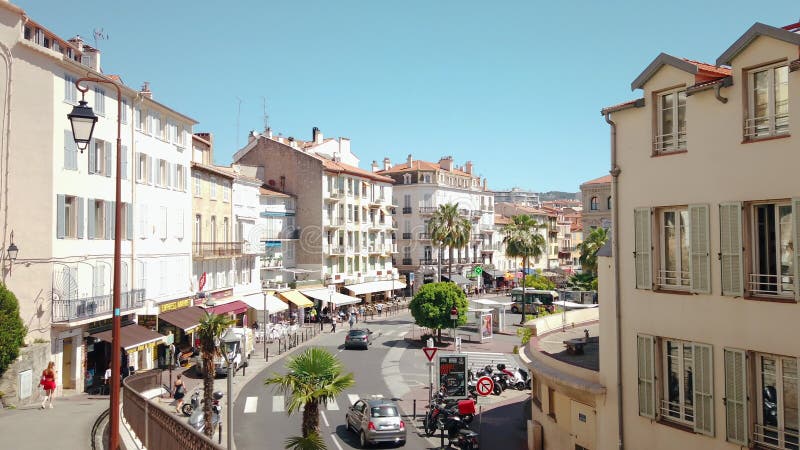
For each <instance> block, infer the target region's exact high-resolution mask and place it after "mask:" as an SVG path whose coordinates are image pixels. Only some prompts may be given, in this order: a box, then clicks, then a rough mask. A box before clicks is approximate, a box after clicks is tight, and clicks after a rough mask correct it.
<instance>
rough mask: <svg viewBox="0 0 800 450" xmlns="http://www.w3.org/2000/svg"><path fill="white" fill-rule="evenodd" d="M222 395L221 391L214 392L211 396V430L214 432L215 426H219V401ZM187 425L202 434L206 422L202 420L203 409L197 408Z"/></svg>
mask: <svg viewBox="0 0 800 450" xmlns="http://www.w3.org/2000/svg"><path fill="white" fill-rule="evenodd" d="M223 395H224V394H223V393H222V392H221V391H216V392H214V394H212V403H211V428H212V429H214V430H216V429H217V426H218V425H219V421H220V413H222V407H221V406H220V404H219V401H220V400H221V399H222V396H223ZM201 403H202V402H201ZM189 425H190V426H191V427H192V428H194V429H195V430H197V431H198V432H200V433H202V432H203V430H204V429H205V428H206V421H205V420H204V415H203V408H197V409H195V410H194V412H193V413H192V416H191V417H189Z"/></svg>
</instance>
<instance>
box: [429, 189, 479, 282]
mask: <svg viewBox="0 0 800 450" xmlns="http://www.w3.org/2000/svg"><path fill="white" fill-rule="evenodd" d="M471 229H472V225H471V224H470V222H469V220H468V219H466V218H464V217H461V215H459V213H458V203H455V204H453V203H446V204H444V205H439V209H437V210H436V211H434V212H433V216H432V217H431V220H430V221H429V222H428V233H429V234H430V235H431V242H432V243H433V244H434V245H436V246H437V247H439V254H440V255H441V253H442V249H443V248H444V247H445V246H446V247H448V250H449V258H450V259H449V261H448V263H447V265H448V267H447V273H448V274H450V275H451V276H452V274H453V250H454V249H456V248H461V247H464V246H465V245H467V243H468V242H469V233H470V230H471ZM439 260H440V261H441V258H439ZM439 281H442V270H441V263H440V264H439Z"/></svg>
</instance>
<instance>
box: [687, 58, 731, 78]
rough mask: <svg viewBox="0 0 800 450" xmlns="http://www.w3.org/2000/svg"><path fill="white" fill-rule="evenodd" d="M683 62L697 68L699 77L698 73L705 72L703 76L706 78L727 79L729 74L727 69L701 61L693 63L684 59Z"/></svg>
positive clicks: (729, 71) (729, 70)
mask: <svg viewBox="0 0 800 450" xmlns="http://www.w3.org/2000/svg"><path fill="white" fill-rule="evenodd" d="M683 60H684V61H686V62H688V63H690V64H694V65H695V66H697V70H698V74H697V75H701V74H700V73H699V72H705V74H704V75H706V76H711V77H716V78H722V77H727V76H729V75H730V74H731V69H730V68H728V67H717V66H715V65H713V64H708V63H704V62H701V61H694V60H692V59H686V58H683Z"/></svg>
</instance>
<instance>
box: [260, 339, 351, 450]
mask: <svg viewBox="0 0 800 450" xmlns="http://www.w3.org/2000/svg"><path fill="white" fill-rule="evenodd" d="M286 369H287V372H286V374H285V375H280V374H277V373H274V374H273V375H272V376H271V377H269V378H267V379H266V380H264V384H266V385H268V386H270V385H271V386H274V388H275V390H276V391H278V392H281V393H282V394H283V395H285V396H286V399H287V404H286V412H287V414H288V415H290V416H291V415H292V414H294V413H295V412H297V411H299V410H301V409H302V410H303V423H302V432H303V435H302V437H299V436H298V437H292V438H289V439H287V441H286V442H285V445H286V447H285V448H291V449H310V450H316V449H324V448H326V447H325V443H324V442H322V439H321V438H320V437H319V436H320V428H319V408H320V404H326V403H327V402H329V401H331V400H334V399H335V398H336V396H337V395H339V394H341V393H342V392H344V390H345V389H347V388H349V387H350V386H352V385H353V384H354V383H355V378H353V374H352V373H348V374H343V373H342V372H343V369H344V366H343V365H342V363H341V361H339V359H338V358H336V356H334V355H332V354H331V353H330V352H328V351H327V350H325V349H323V348H319V347H311V348H309V349H306V350H305V351H304V352H303V353H301V354H299V355H297V356H294V357H290V358H289V360H288V361H287V362H286Z"/></svg>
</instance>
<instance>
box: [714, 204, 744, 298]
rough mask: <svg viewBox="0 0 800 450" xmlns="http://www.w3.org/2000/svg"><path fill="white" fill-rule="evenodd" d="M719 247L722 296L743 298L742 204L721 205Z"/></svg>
mask: <svg viewBox="0 0 800 450" xmlns="http://www.w3.org/2000/svg"><path fill="white" fill-rule="evenodd" d="M719 235H720V237H719V247H720V261H721V262H720V269H721V272H722V295H727V296H731V297H741V296H742V294H743V293H744V287H743V283H742V204H741V203H740V202H727V203H721V204H720V205H719Z"/></svg>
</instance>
